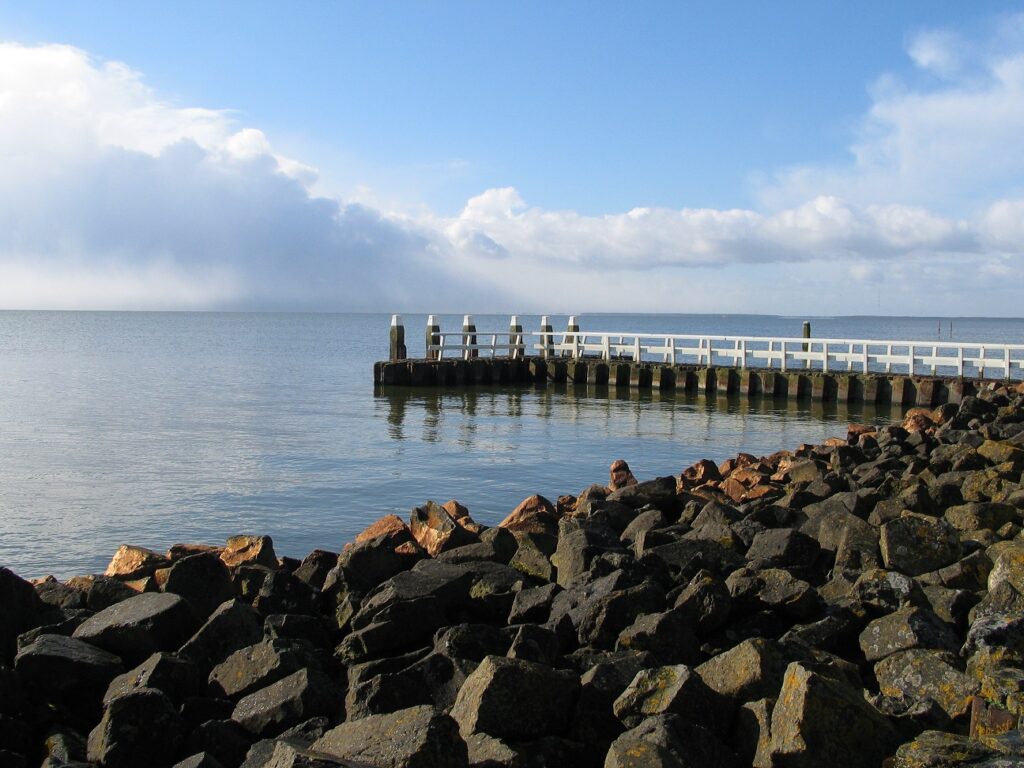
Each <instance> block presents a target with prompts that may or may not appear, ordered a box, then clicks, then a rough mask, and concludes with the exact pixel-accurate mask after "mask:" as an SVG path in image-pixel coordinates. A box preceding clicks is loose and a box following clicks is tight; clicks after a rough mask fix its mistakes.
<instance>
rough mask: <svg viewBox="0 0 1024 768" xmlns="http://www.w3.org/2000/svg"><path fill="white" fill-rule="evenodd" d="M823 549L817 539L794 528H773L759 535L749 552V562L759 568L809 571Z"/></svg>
mask: <svg viewBox="0 0 1024 768" xmlns="http://www.w3.org/2000/svg"><path fill="white" fill-rule="evenodd" d="M820 552H821V547H820V546H819V544H818V542H817V541H816V540H815V539H812V538H811V537H810V536H808V535H807V534H805V533H801V532H800V531H798V530H795V529H793V528H771V529H768V530H765V531H761V532H760V533H758V534H757V535H756V536H755V537H754V540H753V541H752V542H751V544H750V548H749V549H748V550H747V555H746V557H747V561H748V562H750V563H755V564H756V567H758V568H785V569H787V570H789V569H794V568H795V569H802V570H805V569H809V568H811V567H812V566H813V565H814V564H815V562H816V561H817V559H818V555H819V553H820Z"/></svg>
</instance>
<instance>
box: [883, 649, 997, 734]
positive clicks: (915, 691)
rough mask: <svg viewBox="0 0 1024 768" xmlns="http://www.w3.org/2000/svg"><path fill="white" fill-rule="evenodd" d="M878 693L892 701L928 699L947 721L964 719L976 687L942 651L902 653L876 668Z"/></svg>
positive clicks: (888, 657) (890, 657) (910, 651)
mask: <svg viewBox="0 0 1024 768" xmlns="http://www.w3.org/2000/svg"><path fill="white" fill-rule="evenodd" d="M875 678H876V679H877V680H878V687H879V690H880V691H881V693H882V694H883V695H885V696H889V697H892V698H895V699H910V700H911V701H920V700H921V699H925V698H930V699H933V700H934V701H935V702H937V703H938V705H939V706H940V707H942V709H943V710H944V711H945V712H946V714H947V715H949V717H950V718H953V719H955V718H957V717H961V716H963V715H965V714H966V713H967V712H968V710H969V709H970V705H971V697H973V696H974V694H975V693H977V691H978V687H979V684H978V682H977V681H975V680H971V679H970V678H969V677H968V676H967V675H965V674H964V673H963V672H961V671H960V669H959V668H958V661H957V657H956V656H955V655H953V654H950V653H948V652H945V651H931V650H922V649H912V650H909V651H901V652H898V653H894V654H892V655H891V656H887V657H886V658H884V659H882V660H881V661H879V662H878V663H877V664H875Z"/></svg>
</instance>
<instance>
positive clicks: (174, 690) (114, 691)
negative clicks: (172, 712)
mask: <svg viewBox="0 0 1024 768" xmlns="http://www.w3.org/2000/svg"><path fill="white" fill-rule="evenodd" d="M205 682H206V681H205V680H204V679H203V674H202V670H201V669H200V668H199V667H198V666H197V665H195V664H193V663H192V662H190V661H187V660H185V659H180V658H178V657H177V656H175V655H174V654H170V653H154V654H153V655H152V656H150V657H149V658H148V659H146V660H145V661H144V662H142V663H141V664H140V665H139V666H137V667H135V669H132V670H129V671H128V672H125V673H124V674H123V675H118V676H117V677H115V678H114V679H113V680H111V681H110V685H109V686H108V687H107V692H106V693H105V694H104V695H103V703H104V704H107V703H109V702H111V701H112V700H114V699H116V698H117V697H118V696H123V695H124V694H126V693H130V692H132V691H134V690H137V689H139V688H153V689H155V690H158V691H162V692H163V693H164V694H166V695H167V697H168V698H169V699H170V700H171V701H173V702H174V703H175V705H177V706H181V703H182V702H183V701H184V700H185V699H186V698H187V697H189V696H198V695H199V694H200V693H201V692H202V691H203V689H204V688H205Z"/></svg>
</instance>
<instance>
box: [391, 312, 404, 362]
mask: <svg viewBox="0 0 1024 768" xmlns="http://www.w3.org/2000/svg"><path fill="white" fill-rule="evenodd" d="M389 338H390V341H391V355H390V357H391V361H392V362H395V361H397V360H405V357H406V353H405V326H404V325H402V316H401V315H392V316H391V331H390V333H389Z"/></svg>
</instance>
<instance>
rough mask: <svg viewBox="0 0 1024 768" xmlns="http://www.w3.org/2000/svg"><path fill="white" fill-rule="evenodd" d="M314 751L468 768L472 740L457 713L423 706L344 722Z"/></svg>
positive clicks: (377, 762) (411, 766) (427, 767)
mask: <svg viewBox="0 0 1024 768" xmlns="http://www.w3.org/2000/svg"><path fill="white" fill-rule="evenodd" d="M312 749H313V751H315V752H320V753H324V754H326V755H330V756H332V757H336V758H340V759H343V760H356V761H360V762H363V763H366V764H368V765H373V766H380V767H381V768H467V766H468V765H469V758H468V752H467V749H466V742H465V741H463V740H462V737H461V736H459V731H458V726H457V725H456V723H455V721H454V720H452V718H450V717H448V716H447V715H441V714H437V713H435V712H434V709H433V707H430V706H418V707H410V708H408V709H403V710H399V711H398V712H393V713H390V714H386V715H372V716H370V717H364V718H363V719H361V720H355V721H351V722H346V723H342V724H341V725H339V726H337V727H336V728H333V729H331V730H330V731H328V732H327V733H325V734H324V735H323V737H322V738H320V739H318V740H317V741H316V742H314V743H313V746H312Z"/></svg>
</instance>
